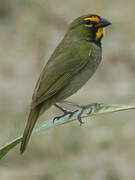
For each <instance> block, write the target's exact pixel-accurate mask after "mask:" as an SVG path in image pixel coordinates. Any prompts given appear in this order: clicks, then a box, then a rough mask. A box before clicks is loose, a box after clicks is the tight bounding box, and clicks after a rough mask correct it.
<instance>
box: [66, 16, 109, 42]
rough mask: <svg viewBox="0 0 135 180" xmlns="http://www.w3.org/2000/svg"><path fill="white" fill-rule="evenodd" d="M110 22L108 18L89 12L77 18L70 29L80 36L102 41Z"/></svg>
mask: <svg viewBox="0 0 135 180" xmlns="http://www.w3.org/2000/svg"><path fill="white" fill-rule="evenodd" d="M110 24H111V23H110V22H109V21H108V20H106V19H104V18H102V17H101V16H98V15H95V14H88V15H85V16H81V17H79V18H77V19H75V20H74V21H73V22H72V23H71V25H70V27H69V31H73V32H74V33H73V34H74V35H75V34H76V35H77V36H79V37H80V38H84V39H87V40H89V41H96V42H100V41H101V39H102V37H103V35H104V33H105V27H106V26H109V25H110Z"/></svg>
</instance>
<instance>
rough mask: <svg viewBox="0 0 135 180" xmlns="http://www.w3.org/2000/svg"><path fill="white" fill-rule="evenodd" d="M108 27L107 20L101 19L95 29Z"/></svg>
mask: <svg viewBox="0 0 135 180" xmlns="http://www.w3.org/2000/svg"><path fill="white" fill-rule="evenodd" d="M109 25H111V23H110V22H109V21H108V20H106V19H104V18H101V20H100V22H99V23H98V24H97V25H96V26H95V27H96V28H100V27H106V26H109Z"/></svg>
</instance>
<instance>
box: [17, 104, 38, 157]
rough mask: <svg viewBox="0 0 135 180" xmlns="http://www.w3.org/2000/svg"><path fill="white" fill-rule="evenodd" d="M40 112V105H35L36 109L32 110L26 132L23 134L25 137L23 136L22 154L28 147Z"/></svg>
mask: <svg viewBox="0 0 135 180" xmlns="http://www.w3.org/2000/svg"><path fill="white" fill-rule="evenodd" d="M39 112H40V110H39V108H38V107H35V108H34V109H32V110H31V111H30V114H29V118H28V122H27V124H26V128H25V130H24V134H23V138H22V144H21V147H20V152H21V154H22V153H24V151H25V149H26V146H27V144H28V142H29V139H30V136H31V133H32V130H33V128H34V126H35V124H36V121H37V119H38V116H39Z"/></svg>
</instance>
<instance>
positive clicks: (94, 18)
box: [84, 16, 100, 23]
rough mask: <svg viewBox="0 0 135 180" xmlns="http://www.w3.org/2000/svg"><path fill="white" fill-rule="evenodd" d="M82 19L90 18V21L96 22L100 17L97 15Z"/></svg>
mask: <svg viewBox="0 0 135 180" xmlns="http://www.w3.org/2000/svg"><path fill="white" fill-rule="evenodd" d="M84 20H90V21H94V22H97V23H99V22H100V18H99V17H98V16H91V17H87V18H85V19H84Z"/></svg>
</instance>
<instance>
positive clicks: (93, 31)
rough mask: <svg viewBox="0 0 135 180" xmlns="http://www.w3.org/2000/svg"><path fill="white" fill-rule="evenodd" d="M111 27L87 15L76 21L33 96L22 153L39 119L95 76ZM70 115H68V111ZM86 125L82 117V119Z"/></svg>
mask: <svg viewBox="0 0 135 180" xmlns="http://www.w3.org/2000/svg"><path fill="white" fill-rule="evenodd" d="M109 25H111V23H110V22H109V21H108V20H107V19H105V18H103V17H101V16H99V15H97V14H87V15H83V16H80V17H78V18H76V19H75V20H73V22H72V23H71V24H70V25H69V28H68V30H67V32H66V34H65V36H64V38H63V39H62V41H61V42H60V43H59V44H58V46H57V47H56V49H55V50H54V52H53V54H52V55H51V57H50V58H49V60H48V62H47V64H46V65H45V66H44V68H43V70H42V71H41V74H40V76H39V79H38V81H37V84H36V86H35V89H34V93H33V96H32V103H31V106H30V113H29V116H28V120H27V123H26V127H25V130H24V133H23V137H22V142H21V147H20V153H21V154H22V153H24V151H25V149H26V146H27V144H28V142H29V139H30V136H31V133H32V130H33V128H34V126H35V124H36V122H37V120H38V118H39V116H40V115H42V114H43V113H44V112H45V111H47V110H48V109H49V108H50V107H51V106H52V105H55V106H56V107H58V108H60V109H61V110H63V109H62V108H61V107H60V106H59V105H57V103H59V102H61V101H63V100H65V99H66V98H68V97H70V96H71V95H73V94H74V93H76V92H77V91H78V90H79V89H80V88H81V87H82V86H83V85H84V84H85V83H86V82H87V81H88V80H89V79H90V78H91V77H92V75H93V74H94V73H95V71H96V70H97V68H98V66H99V64H100V62H101V59H102V45H101V40H102V38H103V36H104V34H105V27H107V26H109ZM63 112H64V113H65V114H66V113H70V112H68V111H64V110H63ZM78 119H79V121H80V123H82V121H81V119H80V117H78Z"/></svg>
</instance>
